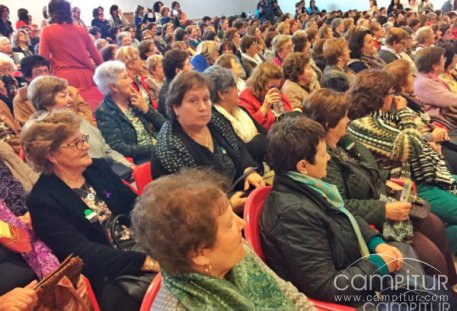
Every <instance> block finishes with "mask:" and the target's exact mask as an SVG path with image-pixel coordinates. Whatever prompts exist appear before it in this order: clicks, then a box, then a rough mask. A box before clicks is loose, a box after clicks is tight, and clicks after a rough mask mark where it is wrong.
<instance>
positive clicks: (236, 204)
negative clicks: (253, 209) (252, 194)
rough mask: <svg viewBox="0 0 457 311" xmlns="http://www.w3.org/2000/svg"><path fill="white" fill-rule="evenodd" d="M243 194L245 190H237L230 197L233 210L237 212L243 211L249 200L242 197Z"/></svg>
mask: <svg viewBox="0 0 457 311" xmlns="http://www.w3.org/2000/svg"><path fill="white" fill-rule="evenodd" d="M243 194H244V192H243V191H237V192H235V193H234V194H233V195H232V196H231V197H230V198H229V201H230V204H231V205H232V208H233V211H234V212H235V213H241V212H243V209H244V204H245V203H246V200H247V198H242V197H241V196H242V195H243Z"/></svg>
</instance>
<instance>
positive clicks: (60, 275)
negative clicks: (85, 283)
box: [34, 254, 92, 311]
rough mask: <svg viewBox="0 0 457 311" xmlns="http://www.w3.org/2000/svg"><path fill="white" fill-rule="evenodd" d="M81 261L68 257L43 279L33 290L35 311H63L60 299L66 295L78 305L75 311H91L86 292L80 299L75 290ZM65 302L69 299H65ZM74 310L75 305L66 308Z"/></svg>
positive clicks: (81, 264) (77, 258) (63, 307)
mask: <svg viewBox="0 0 457 311" xmlns="http://www.w3.org/2000/svg"><path fill="white" fill-rule="evenodd" d="M82 267H83V261H82V260H81V259H80V258H79V257H74V256H73V254H71V255H69V256H68V257H67V258H66V259H65V260H64V261H63V262H62V263H61V264H60V266H59V267H58V268H57V269H56V270H55V271H54V272H52V273H50V274H48V275H47V276H46V277H44V278H43V279H42V280H41V281H40V282H39V283H38V284H37V285H36V286H35V287H34V290H35V291H36V292H37V295H38V304H37V306H36V308H35V310H62V309H63V310H65V309H66V308H65V305H64V306H62V299H61V298H62V297H63V296H65V295H67V294H69V295H67V297H68V296H70V297H74V298H75V299H74V300H76V302H77V304H78V305H79V306H78V307H79V308H77V310H84V311H88V310H92V304H91V302H90V299H89V297H88V296H87V291H85V292H84V293H83V294H82V296H83V297H81V296H80V295H79V294H78V293H77V292H76V290H75V288H77V286H78V281H79V279H80V276H81V271H82ZM66 300H67V301H68V300H69V299H66ZM68 309H72V310H75V304H74V303H73V304H72V307H70V308H68Z"/></svg>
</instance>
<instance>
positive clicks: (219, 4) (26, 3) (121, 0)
mask: <svg viewBox="0 0 457 311" xmlns="http://www.w3.org/2000/svg"><path fill="white" fill-rule="evenodd" d="M161 1H162V2H163V3H164V4H165V5H168V6H169V5H170V4H171V2H172V0H161ZM48 2H49V0H6V1H5V0H3V1H1V2H0V3H2V4H5V5H6V6H7V7H9V9H10V20H11V22H12V23H13V26H15V24H16V21H17V10H18V9H19V8H26V9H27V10H29V12H31V15H32V19H33V21H34V22H35V23H37V24H40V23H41V20H42V19H43V17H42V14H41V12H42V8H43V7H44V6H45V5H47V3H48ZM154 2H155V0H136V1H129V0H95V1H88V0H80V1H76V0H70V3H71V4H72V6H78V7H80V8H81V11H82V13H81V17H82V19H83V20H84V22H86V23H87V24H89V25H90V21H91V20H92V10H93V9H94V8H95V7H97V6H99V5H101V6H102V7H103V8H104V9H105V17H108V16H109V8H110V6H111V5H112V4H117V5H119V7H120V8H121V10H122V11H124V12H133V9H134V7H135V5H137V4H140V5H142V6H144V7H152V4H153V3H154ZM179 2H180V3H181V8H182V9H183V10H184V11H186V13H187V16H188V17H189V18H201V17H203V16H205V15H208V16H222V15H227V16H229V15H236V14H240V13H241V12H242V11H246V12H248V11H249V10H251V11H252V12H254V11H255V7H256V4H257V0H180V1H179Z"/></svg>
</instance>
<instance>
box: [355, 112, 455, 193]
mask: <svg viewBox="0 0 457 311" xmlns="http://www.w3.org/2000/svg"><path fill="white" fill-rule="evenodd" d="M415 120H417V114H416V113H415V112H414V111H413V110H411V109H409V108H405V109H401V110H400V111H398V112H397V113H386V112H374V113H373V114H371V115H369V116H366V117H364V118H360V119H357V120H354V121H352V122H351V124H350V125H349V130H348V131H349V133H350V134H351V135H352V136H353V137H354V138H355V139H356V140H358V141H359V142H361V143H362V144H363V145H365V146H366V147H367V148H368V149H369V150H370V151H371V152H372V153H373V154H374V155H375V156H376V157H377V159H378V162H379V164H380V166H381V167H382V168H384V169H388V170H390V171H391V177H397V176H398V175H402V176H405V177H410V178H412V179H413V180H414V181H416V182H417V183H422V182H424V183H432V184H435V185H437V186H439V187H441V188H443V189H445V190H451V191H455V190H456V189H457V184H456V181H455V180H454V177H453V176H452V175H451V173H450V172H449V170H448V168H447V166H446V163H445V162H444V159H443V157H442V156H441V155H439V154H438V153H437V152H435V151H434V150H433V149H432V148H431V146H430V145H429V144H428V143H427V141H425V140H424V139H423V138H422V134H421V132H420V131H419V128H418V127H417V124H416V123H415V122H414V121H415Z"/></svg>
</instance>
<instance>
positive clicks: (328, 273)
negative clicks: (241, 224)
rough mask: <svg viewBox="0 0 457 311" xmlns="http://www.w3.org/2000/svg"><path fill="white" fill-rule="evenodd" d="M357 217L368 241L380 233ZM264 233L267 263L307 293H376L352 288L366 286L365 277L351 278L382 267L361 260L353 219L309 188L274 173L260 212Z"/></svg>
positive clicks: (328, 297)
mask: <svg viewBox="0 0 457 311" xmlns="http://www.w3.org/2000/svg"><path fill="white" fill-rule="evenodd" d="M354 217H355V218H356V220H357V222H358V224H359V226H360V231H361V232H362V235H363V237H364V239H365V241H367V243H368V241H369V240H370V239H371V238H373V237H374V236H377V235H378V233H377V232H376V231H374V230H373V229H372V228H371V227H370V226H369V225H368V224H367V222H365V221H364V220H363V219H362V218H360V217H358V216H354ZM260 234H261V239H262V245H263V249H264V252H265V257H266V259H267V263H268V265H269V266H270V267H271V268H272V269H273V270H274V271H275V272H276V273H277V274H278V275H279V276H280V277H281V278H283V279H284V280H287V281H290V282H292V283H293V284H294V285H295V286H296V287H297V288H298V289H299V290H300V291H301V292H303V293H305V294H306V295H308V296H310V297H313V298H316V299H320V300H325V301H335V295H339V294H345V295H352V294H354V295H363V294H373V293H372V292H371V293H370V292H364V291H362V290H360V291H357V290H355V289H354V288H357V287H360V288H362V287H363V280H362V278H354V279H353V280H351V278H352V276H354V275H372V274H376V271H377V270H378V269H377V267H376V266H375V265H374V264H372V263H371V262H369V261H368V260H360V261H359V259H360V257H361V254H360V248H359V245H358V242H357V237H356V234H355V233H354V229H353V227H352V225H351V223H350V221H349V219H348V218H347V216H345V215H344V214H342V213H341V212H339V211H338V210H337V209H336V208H334V207H333V206H331V205H330V204H329V203H328V202H327V201H326V200H325V199H324V198H323V197H321V196H320V195H319V194H318V193H317V192H315V191H314V190H312V189H311V188H309V187H307V186H305V185H302V184H299V183H297V182H296V181H294V180H292V179H291V178H289V177H287V176H285V175H279V176H276V177H275V181H274V184H273V189H272V191H271V193H270V195H269V196H268V197H267V200H266V201H265V205H264V207H263V210H262V214H261V216H260ZM336 277H338V279H337V280H338V285H339V287H340V288H346V286H347V289H346V290H345V291H339V290H338V288H337V287H336V286H335V283H334V280H335V278H336ZM351 281H353V282H354V286H351V284H350V282H351ZM378 285H379V284H375V285H374V286H375V287H377V286H378Z"/></svg>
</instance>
